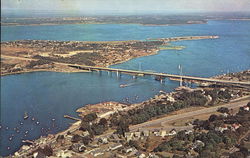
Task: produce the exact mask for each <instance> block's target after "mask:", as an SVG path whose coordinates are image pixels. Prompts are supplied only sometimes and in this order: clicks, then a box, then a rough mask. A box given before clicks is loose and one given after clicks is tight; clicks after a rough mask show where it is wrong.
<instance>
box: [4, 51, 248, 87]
mask: <svg viewBox="0 0 250 158" xmlns="http://www.w3.org/2000/svg"><path fill="white" fill-rule="evenodd" d="M1 57H4V58H13V59H19V60H37V59H33V58H23V57H14V56H8V55H1ZM54 63H55V64H60V65H66V66H75V67H80V68H84V69H87V70H88V69H89V70H99V71H114V72H119V73H131V74H135V75H138V74H142V75H153V76H160V77H163V78H166V77H167V78H177V79H180V78H182V79H186V80H191V81H193V80H196V81H205V82H216V83H223V84H238V85H245V86H250V82H242V81H230V80H220V79H214V78H203V77H194V76H183V75H173V74H167V73H157V72H146V71H135V70H125V69H114V68H107V67H97V66H86V65H79V64H68V63H60V62H54Z"/></svg>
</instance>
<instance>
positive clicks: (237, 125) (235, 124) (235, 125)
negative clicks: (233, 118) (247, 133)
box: [232, 123, 241, 130]
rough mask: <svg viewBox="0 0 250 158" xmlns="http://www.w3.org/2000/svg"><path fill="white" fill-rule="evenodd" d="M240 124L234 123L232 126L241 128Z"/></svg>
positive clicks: (234, 128) (235, 128)
mask: <svg viewBox="0 0 250 158" xmlns="http://www.w3.org/2000/svg"><path fill="white" fill-rule="evenodd" d="M240 126H241V125H240V124H238V123H234V124H232V128H233V130H237V129H238V128H240Z"/></svg>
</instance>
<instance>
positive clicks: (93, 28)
mask: <svg viewBox="0 0 250 158" xmlns="http://www.w3.org/2000/svg"><path fill="white" fill-rule="evenodd" d="M249 24H250V21H209V23H208V24H204V25H183V26H143V25H136V24H124V25H116V24H107V25H94V24H91V25H52V26H11V27H1V29H2V30H1V39H2V41H11V40H18V39H43V40H77V41H107V40H132V39H137V40H144V39H146V38H161V37H174V36H189V35H192V36H194V35H218V36H220V38H219V39H207V40H197V41H181V42H174V43H172V44H174V45H182V46H185V47H186V48H185V49H183V50H181V51H175V50H163V51H160V52H159V54H157V55H154V56H147V57H142V58H137V59H133V60H130V61H128V62H126V63H123V64H119V65H114V66H111V67H115V68H124V69H134V70H138V69H139V65H140V64H141V68H142V70H148V71H157V72H166V73H173V74H178V73H179V70H178V65H179V64H181V65H182V66H183V73H184V74H185V75H195V76H203V77H209V76H213V75H217V74H221V73H225V72H228V71H229V72H234V71H241V70H246V69H249V68H250V62H249V61H250V45H249V43H250V27H249ZM128 83H132V84H131V85H132V86H129V87H126V88H119V85H120V84H128ZM177 86H178V83H177V82H174V81H169V80H167V81H166V83H165V84H160V83H159V82H157V81H155V80H154V79H153V78H152V77H145V78H138V79H137V80H133V79H132V77H131V76H127V75H122V76H121V78H117V77H116V74H112V76H110V75H108V74H107V72H102V73H101V74H98V73H97V72H93V73H71V74H70V73H56V72H35V73H26V74H19V75H10V76H4V77H1V126H2V129H1V155H8V154H10V153H13V152H14V151H16V150H17V149H18V148H19V147H20V145H21V140H22V139H36V138H38V137H39V136H41V135H46V134H48V133H56V132H58V131H62V130H63V129H66V128H67V127H68V126H69V123H72V121H70V120H67V119H64V118H63V115H65V114H68V115H72V116H77V114H76V113H75V110H76V109H77V108H79V107H81V106H83V105H86V104H94V103H99V102H103V101H124V98H129V101H130V102H133V103H134V102H140V101H143V100H146V99H148V98H150V97H152V96H154V95H155V94H157V92H158V91H159V90H165V91H172V90H173V89H174V88H175V87H177ZM137 95H138V96H139V99H138V100H136V99H135V98H136V96H137ZM25 111H27V112H28V114H29V116H30V118H29V119H28V120H23V114H24V112H25ZM32 117H34V118H35V121H32V120H31V118H32ZM52 119H55V121H52ZM37 121H39V124H38V125H37V124H36V122H37ZM20 122H22V123H23V125H21V124H20ZM6 127H8V129H7V130H6ZM15 127H18V128H19V133H17V132H16V131H15V130H14V128H15ZM27 130H28V131H29V132H28V134H25V131H27ZM12 134H14V137H13V140H12V141H9V137H11V135H12ZM25 135H26V136H25ZM9 146H10V147H11V148H10V150H7V148H8V147H9Z"/></svg>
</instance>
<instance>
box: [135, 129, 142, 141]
mask: <svg viewBox="0 0 250 158" xmlns="http://www.w3.org/2000/svg"><path fill="white" fill-rule="evenodd" d="M134 137H135V138H136V139H139V138H140V137H141V132H139V131H137V132H135V133H134Z"/></svg>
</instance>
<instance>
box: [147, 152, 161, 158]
mask: <svg viewBox="0 0 250 158" xmlns="http://www.w3.org/2000/svg"><path fill="white" fill-rule="evenodd" d="M148 158H160V157H159V156H157V155H155V153H149V155H148Z"/></svg>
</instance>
